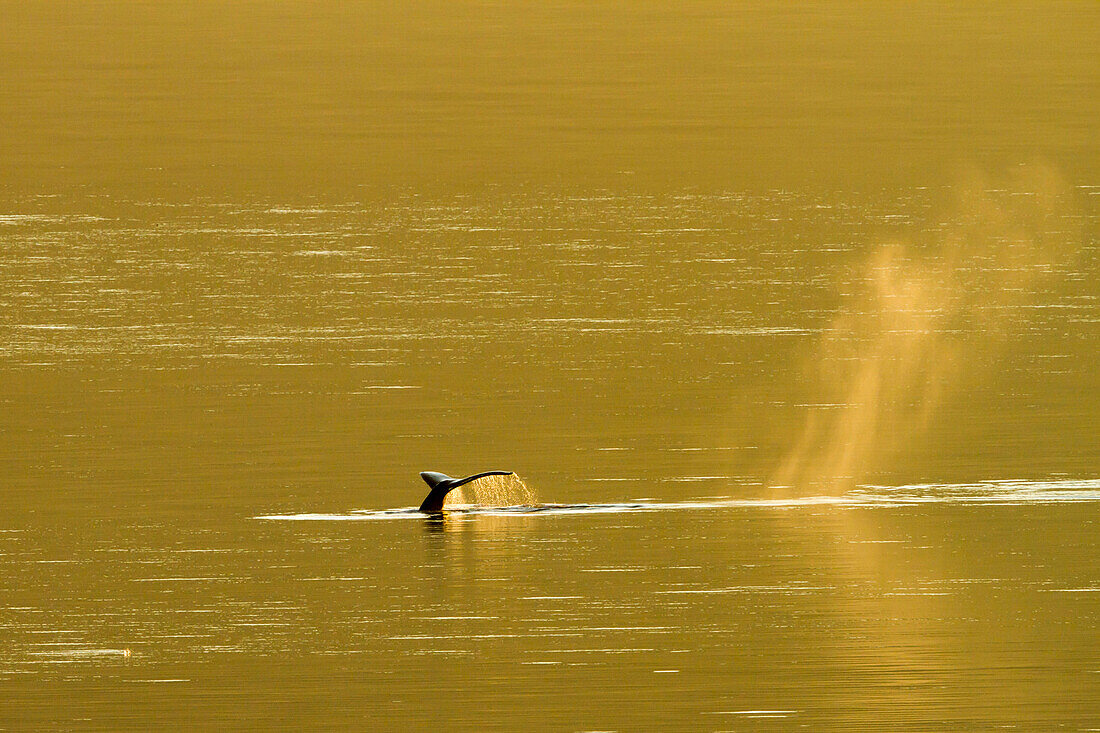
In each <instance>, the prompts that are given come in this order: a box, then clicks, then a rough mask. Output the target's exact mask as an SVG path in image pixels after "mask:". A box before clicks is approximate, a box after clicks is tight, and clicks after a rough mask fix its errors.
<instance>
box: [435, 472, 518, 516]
mask: <svg viewBox="0 0 1100 733" xmlns="http://www.w3.org/2000/svg"><path fill="white" fill-rule="evenodd" d="M511 475H512V472H511V471H485V472H484V473H475V474H474V475H473V476H467V477H466V478H451V477H450V476H448V475H447V474H445V473H436V472H435V471H423V472H421V474H420V478H422V479H424V483H426V484H427V485H428V488H429V489H431V491H429V492H428V496H427V497H425V498H424V502H423V503H422V504H421V505H420V511H422V512H424V513H425V514H439V513H440V512H442V511H443V499H444V498H445V497H446V496H447V494H449V493H450V492H451V491H453V490H455V489H457V488H458V487H459V486H461V485H462V484H468V483H470V482H471V481H473V480H474V479H479V478H481V477H482V476H511Z"/></svg>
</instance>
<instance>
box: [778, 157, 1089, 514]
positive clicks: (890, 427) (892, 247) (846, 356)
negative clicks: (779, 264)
mask: <svg viewBox="0 0 1100 733" xmlns="http://www.w3.org/2000/svg"><path fill="white" fill-rule="evenodd" d="M1067 191H1068V189H1067V188H1066V186H1065V184H1064V183H1062V182H1061V180H1060V179H1059V178H1058V176H1057V175H1056V174H1055V173H1054V172H1053V171H1051V170H1049V169H1047V168H1044V167H1042V166H1026V167H1021V168H1020V169H1019V170H1018V171H1015V172H1014V174H1013V175H1011V176H1009V179H1008V180H1006V181H997V182H993V181H988V180H983V179H981V178H980V177H979V178H976V179H975V180H973V181H970V182H968V183H966V184H965V185H962V186H958V187H956V189H955V194H956V197H957V202H956V206H955V207H954V209H955V210H954V211H953V213H952V215H951V216H950V217H949V218H948V219H947V220H946V221H944V222H941V223H940V224H938V225H936V226H932V227H929V229H928V231H927V232H922V233H916V234H917V235H918V236H917V237H916V238H915V241H911V242H898V243H892V244H884V245H883V246H881V247H879V248H876V250H875V251H874V252H873V253H872V254H871V257H870V259H869V260H868V262H867V264H866V268H865V274H864V277H863V281H864V283H865V292H864V293H862V295H861V296H859V297H855V298H852V299H850V301H849V302H848V303H847V304H846V305H845V306H844V307H843V308H842V309H841V311H840V313H839V314H838V316H837V317H836V319H835V320H834V321H833V323H832V324H830V325H829V326H828V327H827V328H826V330H825V332H824V334H823V336H822V338H821V341H820V344H819V347H818V350H817V354H816V356H815V358H814V359H813V361H812V366H813V367H814V369H813V370H812V371H811V372H810V373H809V374H808V376H809V377H810V379H811V380H812V381H814V382H817V383H818V384H819V385H820V391H821V393H822V394H821V396H820V399H821V401H823V402H829V403H834V404H841V405H843V406H844V408H843V409H842V410H839V411H837V412H833V413H830V414H810V415H809V416H808V417H807V420H806V423H805V425H804V427H803V430H802V433H801V435H800V436H799V437H798V439H797V440H796V442H795V445H794V446H793V448H792V449H791V451H790V452H789V453H788V454H787V456H786V458H785V459H784V461H783V462H782V464H781V466H780V467H779V470H778V471H777V472H776V474H775V475H774V476H773V477H772V484H773V485H774V486H777V487H788V488H789V487H792V486H799V487H806V486H815V487H817V488H818V489H821V488H823V489H824V490H825V491H827V492H829V493H833V494H835V493H840V492H843V491H845V490H847V489H849V488H851V487H852V486H854V485H857V484H859V483H861V482H862V480H863V479H864V477H865V476H868V475H870V474H872V473H873V472H874V471H875V470H876V469H877V468H879V467H881V466H882V465H886V464H889V463H890V462H892V460H893V459H894V458H895V457H896V455H897V454H898V453H899V452H902V451H904V450H905V449H907V448H909V447H910V446H911V445H912V444H913V443H914V442H916V441H917V440H918V439H919V438H920V437H921V436H922V435H923V434H924V433H925V432H926V431H927V430H928V429H929V428H930V427H931V426H932V425H933V423H934V421H935V419H936V418H937V416H938V414H939V413H940V408H941V407H942V406H943V405H944V403H945V401H947V400H950V399H952V398H953V397H957V396H958V395H959V394H961V393H962V392H963V388H964V387H965V386H966V385H967V384H973V383H974V382H975V381H976V380H978V379H980V376H981V375H982V374H984V373H989V372H990V371H992V369H994V366H993V365H994V363H995V362H996V357H997V352H998V351H999V348H1000V347H1001V346H1002V345H1004V344H1006V343H1008V342H1009V341H1010V340H1011V339H1012V338H1013V337H1015V336H1016V335H1017V334H1019V333H1020V332H1021V331H1022V330H1023V329H1024V328H1026V322H1025V321H1024V319H1023V318H1022V317H1021V316H1020V315H1019V313H1020V311H1019V306H1021V305H1024V304H1026V303H1027V302H1028V300H1029V299H1030V298H1032V297H1034V296H1035V295H1037V294H1038V293H1039V292H1041V291H1042V290H1043V285H1044V279H1049V278H1050V277H1052V276H1053V275H1054V274H1055V273H1056V272H1057V271H1058V266H1059V264H1060V263H1062V262H1063V261H1064V260H1065V259H1066V258H1067V257H1069V256H1071V255H1072V253H1073V252H1075V251H1076V250H1077V247H1078V243H1079V241H1080V229H1079V224H1076V223H1074V219H1073V217H1072V216H1070V212H1072V210H1073V205H1072V202H1071V200H1070V198H1069V196H1068V194H1067ZM920 235H923V236H920Z"/></svg>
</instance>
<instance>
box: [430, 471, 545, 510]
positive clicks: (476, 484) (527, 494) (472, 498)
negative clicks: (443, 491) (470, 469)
mask: <svg viewBox="0 0 1100 733" xmlns="http://www.w3.org/2000/svg"><path fill="white" fill-rule="evenodd" d="M535 502H536V497H535V492H534V491H532V490H531V487H530V486H528V485H527V484H526V483H524V481H523V479H521V478H520V477H519V476H517V475H516V474H514V473H513V474H512V475H510V476H483V477H482V478H479V479H476V480H474V481H471V482H470V483H468V484H466V485H464V486H460V487H458V488H457V489H455V490H454V491H452V492H451V493H450V494H448V495H447V498H446V499H445V500H444V505H445V506H452V505H453V506H458V505H463V504H478V505H481V506H521V505H531V504H534V503H535Z"/></svg>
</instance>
